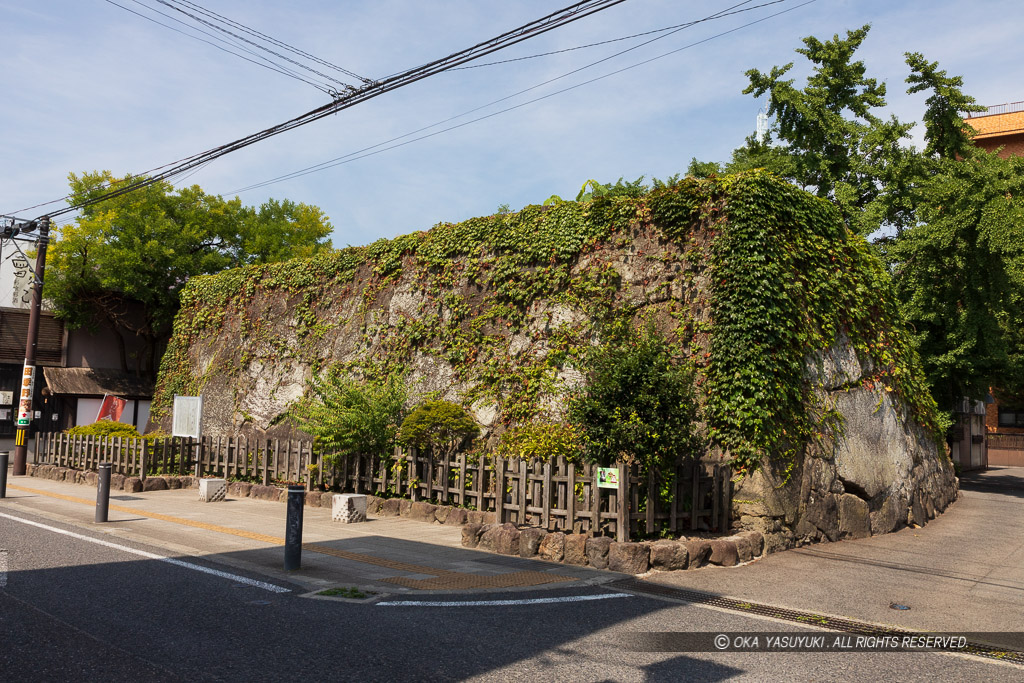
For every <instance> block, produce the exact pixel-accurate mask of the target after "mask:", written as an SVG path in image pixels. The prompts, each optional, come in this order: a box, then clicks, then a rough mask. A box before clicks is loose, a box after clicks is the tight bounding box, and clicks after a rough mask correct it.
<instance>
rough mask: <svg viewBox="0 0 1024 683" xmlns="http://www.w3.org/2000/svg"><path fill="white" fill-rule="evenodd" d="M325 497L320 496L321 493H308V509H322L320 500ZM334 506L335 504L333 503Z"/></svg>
mask: <svg viewBox="0 0 1024 683" xmlns="http://www.w3.org/2000/svg"><path fill="white" fill-rule="evenodd" d="M322 497H323V496H321V495H320V492H319V491H306V507H311V508H318V507H320V499H321V498H322ZM332 505H333V502H332Z"/></svg>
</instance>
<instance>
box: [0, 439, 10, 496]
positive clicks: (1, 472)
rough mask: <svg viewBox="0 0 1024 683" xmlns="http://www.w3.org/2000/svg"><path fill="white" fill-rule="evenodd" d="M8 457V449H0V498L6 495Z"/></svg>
mask: <svg viewBox="0 0 1024 683" xmlns="http://www.w3.org/2000/svg"><path fill="white" fill-rule="evenodd" d="M10 458H11V452H10V451H0V498H6V497H7V462H8V460H10Z"/></svg>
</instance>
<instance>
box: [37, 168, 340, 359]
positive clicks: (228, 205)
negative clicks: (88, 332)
mask: <svg viewBox="0 0 1024 683" xmlns="http://www.w3.org/2000/svg"><path fill="white" fill-rule="evenodd" d="M69 180H70V184H71V195H70V198H69V201H70V202H71V203H73V204H77V203H79V202H81V201H83V200H85V199H89V198H93V197H96V196H101V195H104V194H106V193H108V192H110V191H111V190H113V189H116V188H117V187H120V186H122V185H123V184H126V183H128V182H131V181H132V180H137V179H136V178H124V179H116V178H114V177H113V175H112V174H111V173H110V172H109V171H103V172H93V173H84V174H82V175H81V176H78V175H76V174H74V173H72V174H70V175H69ZM330 231H331V225H330V223H329V222H328V221H327V217H326V216H324V215H323V212H321V211H320V209H318V208H316V207H314V206H307V205H305V204H296V203H294V202H290V201H287V200H286V201H283V202H278V201H275V200H270V201H268V202H267V203H266V204H264V205H263V206H262V207H260V208H259V209H255V208H253V207H246V206H243V205H242V203H241V201H240V200H238V199H237V198H235V199H233V200H229V201H227V200H224V199H223V198H221V197H220V196H216V195H208V194H206V193H204V192H203V191H202V189H200V188H199V186H198V185H193V186H192V187H188V188H183V189H181V190H178V191H175V189H174V188H173V187H172V186H171V185H170V184H169V183H166V182H158V183H153V184H152V185H149V186H147V187H145V188H142V189H139V190H136V191H133V192H130V193H127V194H124V195H121V196H119V197H116V198H112V199H110V200H107V201H104V202H100V203H97V204H93V205H91V206H88V207H86V208H85V209H83V210H82V214H81V215H80V216H79V217H78V219H77V220H76V222H75V223H73V224H71V225H67V226H64V227H63V228H61V229H60V234H59V235H58V237H57V239H56V240H55V241H54V243H53V244H52V245H51V247H50V252H49V255H48V267H47V273H46V282H45V292H44V296H45V297H46V298H47V300H48V301H50V302H51V303H52V305H53V307H54V309H55V311H56V313H57V315H58V316H59V317H60V318H62V319H63V320H64V321H65V324H66V325H67V326H68V327H69V328H72V329H74V328H77V327H81V326H83V325H84V326H89V327H93V328H95V327H96V326H97V325H99V324H101V323H105V324H107V325H108V326H109V327H110V328H111V329H113V330H114V331H115V332H116V335H117V340H118V347H119V351H120V357H121V366H122V369H124V370H128V369H129V362H128V355H127V351H126V343H125V339H126V336H137V337H139V338H140V339H141V340H142V341H143V343H144V346H145V352H144V353H142V354H140V355H139V356H138V357H137V358H136V359H135V361H136V362H135V367H134V370H135V371H136V372H138V373H139V374H148V375H153V374H155V372H156V367H157V363H158V354H159V352H160V349H161V347H162V346H163V345H164V344H165V343H166V340H167V339H168V338H169V335H170V332H171V325H172V323H173V320H174V316H175V314H176V313H177V310H178V293H179V292H180V290H181V288H182V287H183V286H184V284H185V283H186V282H187V281H188V279H189V278H191V277H193V276H196V275H202V274H208V273H215V272H218V271H221V270H224V269H226V268H230V267H234V266H239V265H244V264H248V263H263V262H269V261H276V260H282V259H287V258H292V257H296V256H309V255H312V254H313V253H315V252H317V251H319V250H322V249H329V248H330V242H329V240H327V235H328V234H329V233H330Z"/></svg>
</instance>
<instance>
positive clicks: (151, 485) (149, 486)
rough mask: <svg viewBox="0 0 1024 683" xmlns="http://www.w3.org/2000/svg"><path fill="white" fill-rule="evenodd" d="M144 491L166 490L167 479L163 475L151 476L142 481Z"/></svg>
mask: <svg viewBox="0 0 1024 683" xmlns="http://www.w3.org/2000/svg"><path fill="white" fill-rule="evenodd" d="M142 490H143V491H166V490H167V480H166V479H164V478H163V477H149V478H148V479H146V481H144V482H143V483H142Z"/></svg>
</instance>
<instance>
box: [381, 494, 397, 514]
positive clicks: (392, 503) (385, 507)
mask: <svg viewBox="0 0 1024 683" xmlns="http://www.w3.org/2000/svg"><path fill="white" fill-rule="evenodd" d="M401 507H402V501H401V500H400V499H398V498H388V499H387V500H385V501H384V503H383V504H381V506H380V516H381V517H397V516H398V513H399V511H400V509H401Z"/></svg>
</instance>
